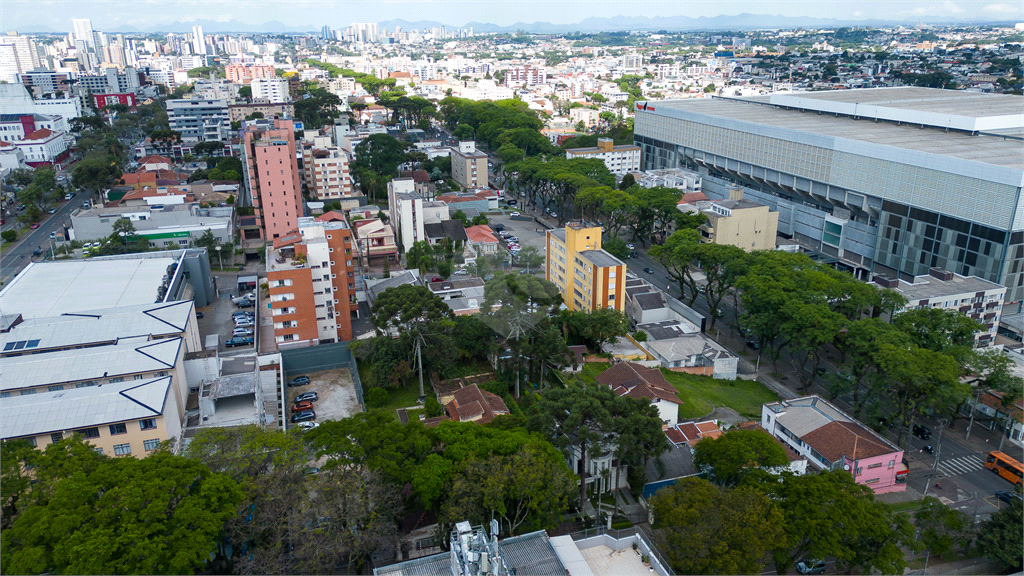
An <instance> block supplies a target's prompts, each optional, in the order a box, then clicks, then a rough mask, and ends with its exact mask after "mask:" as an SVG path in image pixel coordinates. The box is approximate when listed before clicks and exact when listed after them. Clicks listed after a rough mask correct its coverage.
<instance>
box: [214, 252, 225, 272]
mask: <svg viewBox="0 0 1024 576" xmlns="http://www.w3.org/2000/svg"><path fill="white" fill-rule="evenodd" d="M215 248H216V250H217V260H218V261H219V262H220V271H221V272H223V271H224V260H223V259H222V258H221V256H220V249H221V247H220V246H215Z"/></svg>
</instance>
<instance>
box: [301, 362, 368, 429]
mask: <svg viewBox="0 0 1024 576" xmlns="http://www.w3.org/2000/svg"><path fill="white" fill-rule="evenodd" d="M297 376H309V384H307V385H305V386H289V387H288V390H287V395H288V398H287V400H288V418H289V420H288V426H289V427H291V426H294V424H292V423H291V407H292V405H293V404H294V403H295V397H296V396H298V395H299V394H302V393H303V392H316V393H317V395H318V396H319V398H318V399H317V400H316V401H315V402H313V411H314V412H316V421H317V422H324V421H326V420H341V419H342V418H348V417H349V416H352V415H353V414H356V413H358V412H361V411H362V408H361V407H360V406H359V401H358V400H357V398H356V386H355V382H353V380H352V372H351V371H350V370H349V369H348V368H338V369H335V370H325V371H323V372H312V373H309V374H288V380H291V379H293V378H295V377H297Z"/></svg>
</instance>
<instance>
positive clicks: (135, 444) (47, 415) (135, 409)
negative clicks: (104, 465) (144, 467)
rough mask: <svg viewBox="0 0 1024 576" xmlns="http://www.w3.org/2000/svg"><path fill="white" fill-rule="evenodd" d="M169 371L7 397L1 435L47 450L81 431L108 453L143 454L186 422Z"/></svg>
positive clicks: (177, 433)
mask: <svg viewBox="0 0 1024 576" xmlns="http://www.w3.org/2000/svg"><path fill="white" fill-rule="evenodd" d="M175 386H176V385H175V383H173V382H172V378H171V377H170V376H164V377H161V378H152V379H147V380H130V381H125V382H119V383H114V384H104V385H102V386H92V387H87V388H76V389H72V390H60V391H54V392H45V393H40V394H31V395H27V396H26V395H22V396H15V397H11V398H5V399H4V400H3V408H4V418H3V420H2V421H0V439H3V440H13V439H24V440H27V441H28V442H29V444H31V445H32V446H34V447H36V448H38V449H40V450H44V449H46V447H47V446H49V445H50V444H53V443H55V442H59V441H60V440H62V439H64V438H69V437H71V435H73V434H78V435H80V436H81V437H82V439H83V440H85V441H86V442H88V443H90V444H92V445H93V446H95V450H96V451H97V452H101V453H103V454H106V455H107V456H129V455H130V456H135V457H136V458H143V457H145V456H147V455H149V454H150V453H152V451H153V450H155V449H156V448H157V447H158V446H159V445H160V443H161V442H163V441H164V440H176V439H178V437H179V436H180V435H181V428H182V425H183V424H184V423H185V412H184V410H180V409H179V408H178V403H177V402H176V401H175V394H174V388H175Z"/></svg>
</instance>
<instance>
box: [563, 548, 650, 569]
mask: <svg viewBox="0 0 1024 576" xmlns="http://www.w3.org/2000/svg"><path fill="white" fill-rule="evenodd" d="M580 553H582V554H583V558H584V559H585V560H586V561H587V565H588V566H590V569H591V570H593V572H594V575H595V576H650V574H651V569H650V568H648V567H647V566H644V563H643V561H642V560H641V559H640V555H639V554H637V553H636V552H634V551H633V550H632V549H626V550H620V551H615V550H612V549H611V548H609V547H607V546H594V547H593V548H587V549H586V550H580Z"/></svg>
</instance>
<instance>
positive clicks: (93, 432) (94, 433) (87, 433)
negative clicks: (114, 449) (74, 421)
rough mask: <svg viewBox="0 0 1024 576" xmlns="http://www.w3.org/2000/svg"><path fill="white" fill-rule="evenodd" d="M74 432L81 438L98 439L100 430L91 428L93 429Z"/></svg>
mask: <svg viewBox="0 0 1024 576" xmlns="http://www.w3.org/2000/svg"><path fill="white" fill-rule="evenodd" d="M75 432H77V433H79V434H81V435H82V438H99V437H100V429H99V428H96V427H93V428H82V429H81V430H75Z"/></svg>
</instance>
